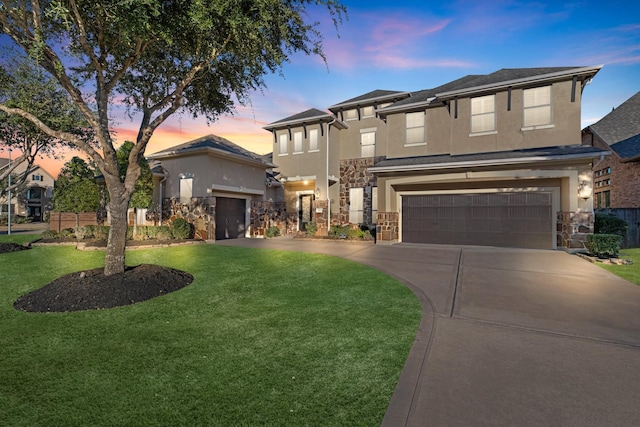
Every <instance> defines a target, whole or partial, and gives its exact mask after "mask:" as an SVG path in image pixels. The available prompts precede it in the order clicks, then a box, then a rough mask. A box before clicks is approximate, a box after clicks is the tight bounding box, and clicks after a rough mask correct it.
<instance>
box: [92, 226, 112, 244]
mask: <svg viewBox="0 0 640 427" xmlns="http://www.w3.org/2000/svg"><path fill="white" fill-rule="evenodd" d="M93 238H94V239H98V240H107V239H108V238H109V226H108V225H94V226H93Z"/></svg>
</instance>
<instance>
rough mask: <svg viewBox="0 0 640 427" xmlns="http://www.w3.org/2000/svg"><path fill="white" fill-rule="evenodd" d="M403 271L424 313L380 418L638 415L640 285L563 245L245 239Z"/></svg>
mask: <svg viewBox="0 0 640 427" xmlns="http://www.w3.org/2000/svg"><path fill="white" fill-rule="evenodd" d="M217 244H219V245H231V246H250V247H256V248H272V249H282V250H292V251H306V252H316V253H324V254H330V255H335V256H340V257H343V258H347V259H350V260H353V261H357V262H359V263H362V264H366V265H369V266H372V267H374V268H377V269H379V270H381V271H383V272H385V273H387V274H389V275H391V276H393V277H395V278H397V279H398V280H400V281H402V282H403V283H405V284H406V285H407V286H408V287H409V288H410V289H411V290H412V291H413V292H414V294H415V295H416V296H417V297H418V299H419V300H420V303H421V305H422V311H423V317H422V322H421V324H420V328H419V330H418V333H417V335H416V339H415V342H414V344H413V347H412V348H411V351H410V354H409V357H408V359H407V362H406V364H405V366H404V369H403V371H402V374H401V376H400V380H399V382H398V385H397V387H396V391H395V393H394V395H393V397H392V399H391V402H390V404H389V407H388V409H387V413H386V415H385V418H384V420H383V423H382V425H383V426H394V427H395V426H444V425H446V426H456V425H458V426H469V425H518V426H525V425H528V426H544V425H549V426H603V425H616V426H632V425H640V403H639V402H638V397H639V396H640V286H636V285H634V284H631V283H629V282H627V281H625V280H623V279H620V278H618V277H617V276H615V275H613V274H610V273H608V272H606V271H605V270H603V269H601V268H599V267H597V266H595V265H593V264H591V263H589V262H588V261H585V260H583V259H581V258H579V257H577V256H573V255H569V254H566V253H564V252H560V251H540V250H526V249H502V248H488V247H470V246H465V247H454V246H440V245H437V246H436V245H413V244H398V245H373V244H362V243H346V242H324V241H313V240H309V241H307V240H301V239H295V240H294V239H290V238H289V239H288V238H276V239H267V240H263V239H237V240H227V241H223V242H218V243H217Z"/></svg>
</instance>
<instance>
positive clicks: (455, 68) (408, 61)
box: [51, 0, 640, 174]
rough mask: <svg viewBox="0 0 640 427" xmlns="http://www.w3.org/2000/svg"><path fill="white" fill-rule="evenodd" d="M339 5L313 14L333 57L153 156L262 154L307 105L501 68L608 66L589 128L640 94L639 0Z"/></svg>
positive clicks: (175, 132)
mask: <svg viewBox="0 0 640 427" xmlns="http://www.w3.org/2000/svg"><path fill="white" fill-rule="evenodd" d="M343 3H344V4H345V5H346V7H347V10H348V20H345V21H344V22H343V24H342V26H340V27H339V28H338V30H337V31H336V29H335V28H334V26H333V24H332V22H331V19H330V17H329V15H328V13H327V12H326V10H324V9H320V8H313V9H312V10H311V13H310V19H312V20H314V21H319V22H320V28H321V30H322V33H323V34H324V40H325V41H324V48H325V49H324V50H325V53H326V56H327V64H324V63H323V62H322V60H321V59H320V58H317V57H309V56H305V55H294V56H293V57H292V58H291V61H290V62H289V63H287V64H285V66H284V67H283V69H282V75H279V74H275V75H270V76H267V77H266V79H265V80H266V83H267V88H266V89H265V90H264V91H263V92H262V93H256V94H254V95H253V96H252V102H251V105H248V106H238V109H237V114H236V115H234V116H230V117H221V118H220V120H219V121H217V122H216V123H214V124H213V125H211V126H207V125H206V122H205V120H204V119H202V120H200V119H195V120H194V119H192V118H191V117H190V116H189V115H184V116H174V117H172V118H171V119H170V120H169V121H167V122H166V123H164V124H163V125H162V126H161V127H160V128H159V129H158V130H157V131H156V134H155V135H154V136H153V138H152V140H151V143H150V145H149V147H148V150H147V153H153V152H155V151H159V150H161V149H164V148H167V147H169V146H172V145H177V144H180V143H183V142H186V141H189V140H191V139H195V138H198V137H200V136H203V135H206V134H209V133H213V134H217V135H220V136H223V137H226V138H228V139H230V140H231V141H233V142H235V143H237V144H240V145H242V146H244V147H246V148H248V149H250V150H253V151H256V152H258V153H266V152H269V151H271V149H272V145H271V143H272V136H271V134H269V133H268V132H267V131H265V130H263V129H262V127H263V126H265V125H266V124H268V123H271V122H273V121H276V120H280V119H282V118H285V117H287V116H290V115H292V114H295V113H298V112H301V111H304V110H306V109H308V108H319V109H326V108H327V107H328V106H330V105H333V104H335V103H338V102H341V101H344V100H346V99H349V98H352V97H354V96H358V95H361V94H364V93H367V92H369V91H372V90H375V89H386V90H401V91H416V90H421V89H427V88H433V87H436V86H439V85H441V84H443V83H447V82H449V81H452V80H455V79H457V78H459V77H462V76H464V75H467V74H487V73H491V72H493V71H496V70H499V69H501V68H520V67H553V66H588V65H599V64H604V68H603V69H602V70H601V71H600V72H599V73H598V75H597V76H596V77H595V79H594V80H593V82H592V83H591V84H590V85H589V86H587V87H586V88H585V91H584V97H583V103H582V125H583V127H584V126H586V125H588V124H591V123H593V122H595V121H597V120H599V119H600V118H601V117H603V116H604V115H606V114H607V113H608V112H610V111H611V109H612V108H613V107H616V106H618V105H619V104H621V103H622V102H624V101H625V100H626V99H628V98H629V97H631V96H632V95H633V94H635V93H636V92H638V91H640V2H637V1H630V0H627V1H617V0H610V1H607V2H603V1H574V2H566V3H565V2H559V1H537V2H527V1H508V0H491V1H448V2H428V1H402V2H396V3H393V2H389V1H384V2H383V1H373V0H370V1H358V0H345V1H344V2H343ZM338 36H339V37H338ZM138 124H139V123H136V122H130V121H129V120H128V119H126V118H120V119H119V123H118V125H117V126H118V131H119V134H118V135H119V136H118V139H120V140H122V141H124V140H126V139H134V138H135V134H136V131H135V129H137V125H138ZM60 164H61V163H60ZM51 168H52V169H54V170H52V171H51V172H53V173H54V174H57V170H55V168H56V166H55V165H52V166H51Z"/></svg>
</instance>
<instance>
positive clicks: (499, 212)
mask: <svg viewBox="0 0 640 427" xmlns="http://www.w3.org/2000/svg"><path fill="white" fill-rule="evenodd" d="M402 206H403V208H402V209H403V210H402V239H403V241H405V242H414V243H436V244H455V245H486V246H503V247H525V248H544V249H549V248H551V247H552V241H553V239H552V233H553V231H552V207H551V193H544V192H539V193H527V192H520V193H473V194H437V195H435V194H434V195H419V196H411V195H407V196H403V197H402Z"/></svg>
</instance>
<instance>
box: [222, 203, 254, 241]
mask: <svg viewBox="0 0 640 427" xmlns="http://www.w3.org/2000/svg"><path fill="white" fill-rule="evenodd" d="M246 212H247V201H246V200H245V199H236V198H231V197H216V240H225V239H237V238H239V237H244V236H245V232H246V229H247V227H246Z"/></svg>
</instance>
